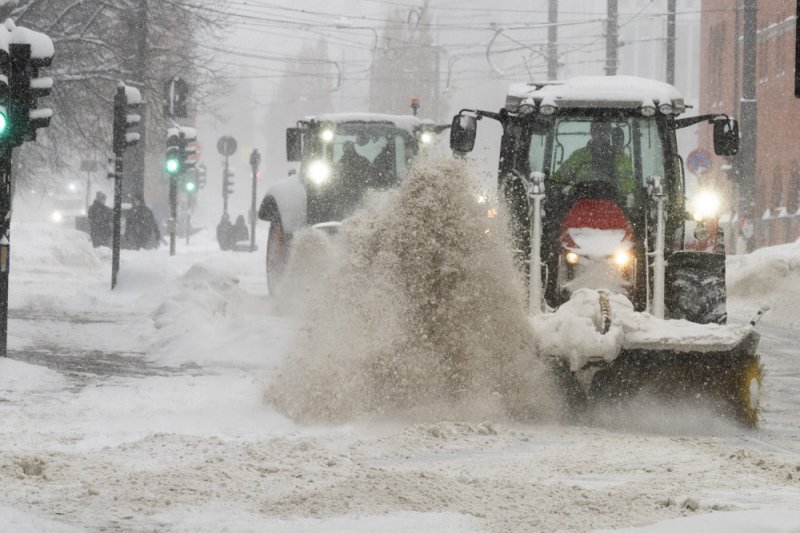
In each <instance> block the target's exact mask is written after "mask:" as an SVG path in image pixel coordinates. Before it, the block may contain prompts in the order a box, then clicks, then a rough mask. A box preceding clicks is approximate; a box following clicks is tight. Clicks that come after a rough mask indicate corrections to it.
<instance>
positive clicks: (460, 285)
mask: <svg viewBox="0 0 800 533" xmlns="http://www.w3.org/2000/svg"><path fill="white" fill-rule="evenodd" d="M473 190H474V188H473V186H472V182H471V178H470V169H469V167H468V166H467V165H466V164H464V163H463V162H459V161H452V160H438V159H437V160H433V159H428V160H425V161H422V162H421V163H420V164H418V165H417V166H416V167H415V168H414V169H413V170H412V171H411V172H410V174H409V176H408V178H407V179H406V181H405V182H404V184H403V185H402V186H401V188H400V189H398V190H396V191H394V192H393V193H392V194H391V195H389V196H388V197H384V198H379V199H375V201H374V202H373V203H372V206H371V208H369V209H365V210H364V211H362V212H360V213H359V214H357V215H356V216H354V217H352V218H351V219H349V220H347V221H346V222H345V224H344V225H343V227H342V230H341V231H340V232H339V234H337V235H335V236H329V235H327V234H324V233H323V232H321V231H318V230H309V231H306V232H304V233H300V234H297V235H295V238H294V243H293V245H294V252H293V256H292V259H291V260H290V264H289V269H288V270H289V272H291V274H290V277H289V279H287V280H285V283H284V284H283V285H282V287H281V288H280V289H281V290H280V295H279V297H280V299H281V300H282V302H283V303H284V306H285V308H286V309H287V310H288V311H289V312H290V313H292V314H294V315H296V316H297V317H298V318H300V319H301V320H302V322H303V324H304V327H303V328H302V329H301V337H300V339H299V340H298V342H297V344H296V346H295V349H294V351H293V353H292V354H291V355H290V357H288V358H287V360H286V362H285V363H284V365H283V366H282V368H281V372H280V373H279V375H278V377H277V379H276V380H275V381H274V383H273V384H272V386H271V387H270V389H269V390H268V392H267V399H268V400H269V401H271V402H272V403H274V404H275V405H276V406H277V407H278V408H279V409H280V410H281V411H283V412H284V413H286V414H287V415H289V416H291V417H292V418H295V419H297V420H302V421H328V422H340V421H346V420H354V419H364V418H371V417H376V416H380V417H382V418H385V417H387V416H393V417H398V418H403V419H413V420H441V419H442V418H443V417H445V418H446V417H458V418H462V419H473V420H477V419H484V418H487V417H504V416H513V417H518V418H536V417H542V416H548V415H550V414H552V413H553V412H554V411H555V409H554V408H555V402H554V389H553V388H552V386H551V385H550V383H549V380H548V378H546V374H545V370H544V367H543V364H542V362H541V361H540V360H539V359H538V358H537V357H536V355H535V348H534V339H533V336H532V330H531V327H530V325H529V323H528V321H527V318H526V312H525V297H524V289H523V286H522V283H521V281H520V279H519V276H518V273H517V271H516V270H515V268H514V265H513V263H512V259H511V254H510V253H509V250H508V247H507V246H508V245H507V241H506V238H505V235H504V232H503V231H501V228H499V226H502V224H496V226H497V227H493V229H492V230H491V231H490V232H489V233H487V232H486V230H487V226H488V224H489V222H490V219H488V218H487V216H486V215H487V211H486V207H485V206H482V205H480V204H479V203H478V202H477V201H476V198H475V195H474V194H473V192H472V191H473Z"/></svg>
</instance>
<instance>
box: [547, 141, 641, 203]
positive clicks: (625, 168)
mask: <svg viewBox="0 0 800 533" xmlns="http://www.w3.org/2000/svg"><path fill="white" fill-rule="evenodd" d="M613 173H614V175H613V176H609V175H608V173H607V172H605V171H603V170H602V169H600V168H597V167H596V165H594V164H593V163H592V151H591V150H590V149H589V147H588V146H585V147H583V148H579V149H578V150H575V151H574V152H572V155H570V156H569V157H568V158H567V160H566V161H564V164H563V165H561V167H559V169H558V170H557V171H556V172H555V173H554V174H553V177H552V180H553V181H555V182H557V183H563V184H564V185H571V184H574V183H581V182H584V181H608V182H611V183H616V184H617V186H618V187H619V191H620V192H621V193H622V194H630V193H632V192H633V190H634V188H635V187H636V182H635V180H634V178H633V165H632V164H631V160H630V158H629V157H628V156H627V155H625V154H616V155H615V156H614V161H613Z"/></svg>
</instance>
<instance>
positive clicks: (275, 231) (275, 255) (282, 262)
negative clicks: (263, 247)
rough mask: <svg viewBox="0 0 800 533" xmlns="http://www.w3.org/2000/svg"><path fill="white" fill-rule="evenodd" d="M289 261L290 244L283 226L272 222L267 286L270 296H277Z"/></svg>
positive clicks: (268, 237) (268, 245)
mask: <svg viewBox="0 0 800 533" xmlns="http://www.w3.org/2000/svg"><path fill="white" fill-rule="evenodd" d="M288 260H289V242H288V240H287V238H286V234H285V233H284V232H283V225H282V224H281V223H280V221H278V222H271V223H270V225H269V235H268V236H267V286H268V287H269V292H270V294H275V291H276V289H277V287H278V285H279V284H280V282H281V280H282V279H283V274H284V271H285V270H286V263H287V262H288Z"/></svg>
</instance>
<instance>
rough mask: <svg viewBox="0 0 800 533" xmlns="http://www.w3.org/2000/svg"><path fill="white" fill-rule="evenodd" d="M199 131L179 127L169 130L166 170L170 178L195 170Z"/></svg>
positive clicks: (165, 160)
mask: <svg viewBox="0 0 800 533" xmlns="http://www.w3.org/2000/svg"><path fill="white" fill-rule="evenodd" d="M196 142H197V131H196V130H195V129H194V128H189V127H186V126H178V127H176V128H169V129H168V130H167V152H166V157H165V159H164V170H166V172H167V174H169V175H170V176H177V175H178V174H182V173H184V172H186V171H187V170H189V169H191V168H194V166H195V164H197V161H196V160H195V156H196V154H197V148H196V147H195V146H194V144H195V143H196Z"/></svg>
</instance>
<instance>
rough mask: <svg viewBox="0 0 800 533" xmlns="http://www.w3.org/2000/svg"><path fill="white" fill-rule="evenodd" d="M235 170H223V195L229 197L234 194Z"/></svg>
mask: <svg viewBox="0 0 800 533" xmlns="http://www.w3.org/2000/svg"><path fill="white" fill-rule="evenodd" d="M233 176H234V174H233V171H231V170H229V169H227V168H226V169H225V170H223V171H222V196H223V197H225V198H227V197H228V196H230V195H231V194H233V179H232V178H233Z"/></svg>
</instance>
